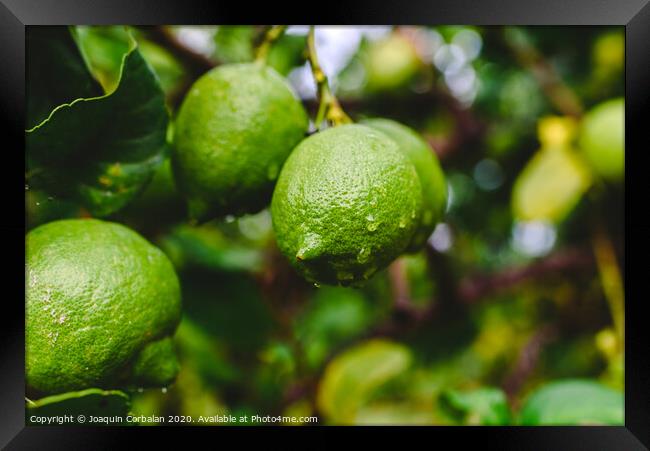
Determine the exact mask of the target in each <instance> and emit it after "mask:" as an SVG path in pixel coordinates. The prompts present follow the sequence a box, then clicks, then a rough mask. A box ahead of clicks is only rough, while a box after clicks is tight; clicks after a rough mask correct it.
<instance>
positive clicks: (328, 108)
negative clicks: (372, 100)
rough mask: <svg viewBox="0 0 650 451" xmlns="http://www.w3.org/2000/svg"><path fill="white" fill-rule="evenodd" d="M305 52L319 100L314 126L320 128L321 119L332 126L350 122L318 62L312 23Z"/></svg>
mask: <svg viewBox="0 0 650 451" xmlns="http://www.w3.org/2000/svg"><path fill="white" fill-rule="evenodd" d="M307 52H308V53H307V58H308V59H309V65H310V66H311V73H312V75H313V76H314V82H315V83H316V93H317V95H318V102H319V105H318V112H317V113H316V121H315V122H316V128H318V129H319V130H320V126H321V124H322V123H323V120H327V121H329V122H331V123H332V125H334V126H336V125H341V124H349V123H351V122H352V119H350V117H349V116H348V115H347V114H345V112H344V111H343V108H341V105H340V104H339V101H338V100H337V98H336V97H335V96H334V94H333V93H332V90H331V89H330V85H329V81H328V79H327V75H325V72H324V71H323V68H322V67H321V66H320V63H319V62H318V54H317V53H316V39H315V27H314V26H313V25H312V26H311V27H309V33H308V34H307Z"/></svg>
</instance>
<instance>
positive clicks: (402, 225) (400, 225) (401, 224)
mask: <svg viewBox="0 0 650 451" xmlns="http://www.w3.org/2000/svg"><path fill="white" fill-rule="evenodd" d="M405 227H406V219H404V218H402V219H400V220H399V228H400V229H403V228H405Z"/></svg>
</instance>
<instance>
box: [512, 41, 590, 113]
mask: <svg viewBox="0 0 650 451" xmlns="http://www.w3.org/2000/svg"><path fill="white" fill-rule="evenodd" d="M513 33H523V30H520V29H516V28H514V29H506V31H505V34H504V40H505V43H506V45H507V46H508V47H509V48H510V50H511V51H512V53H513V54H514V56H515V59H516V60H517V61H518V62H519V64H520V65H521V66H522V67H523V68H525V69H527V70H529V71H530V72H531V74H532V75H533V77H535V79H536V80H537V82H538V83H539V85H540V87H541V88H542V91H544V94H545V95H546V97H547V98H548V99H549V101H550V102H551V104H553V106H554V107H555V108H557V109H558V110H559V111H560V112H561V113H562V114H565V115H567V116H573V117H580V116H581V115H582V112H583V106H582V102H581V101H580V98H579V97H578V96H577V95H576V93H575V92H574V91H573V90H572V89H571V88H570V87H569V86H568V85H567V84H566V83H565V82H564V81H563V80H562V78H561V77H560V75H559V74H558V72H557V70H556V69H555V67H554V66H553V65H552V64H551V63H550V62H549V61H548V60H547V59H545V58H544V56H543V55H542V54H541V53H540V52H539V51H538V50H537V49H536V48H535V47H534V46H533V45H532V43H530V42H529V41H528V39H527V37H526V36H525V35H516V36H512V34H513Z"/></svg>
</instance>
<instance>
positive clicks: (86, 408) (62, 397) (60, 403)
mask: <svg viewBox="0 0 650 451" xmlns="http://www.w3.org/2000/svg"><path fill="white" fill-rule="evenodd" d="M129 407H130V400H129V397H128V395H127V394H126V393H124V392H121V391H119V390H101V389H99V388H89V389H86V390H82V391H77V392H69V393H62V394H59V395H53V396H48V397H46V398H41V399H38V400H36V401H32V400H27V405H26V409H25V417H26V422H27V423H28V424H42V423H39V422H37V420H35V419H33V417H34V416H37V417H50V418H51V417H62V416H64V415H71V416H72V417H71V418H70V419H71V421H72V422H73V423H75V424H81V422H78V421H77V419H78V416H79V415H83V416H85V417H86V418H85V419H86V424H87V422H88V420H89V418H88V417H89V416H91V415H92V416H102V417H114V416H119V417H125V416H126V415H127V414H128V413H129Z"/></svg>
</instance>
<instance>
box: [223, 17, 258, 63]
mask: <svg viewBox="0 0 650 451" xmlns="http://www.w3.org/2000/svg"><path fill="white" fill-rule="evenodd" d="M254 37H255V27H253V26H251V25H221V26H219V27H218V28H217V32H216V33H215V35H214V43H215V45H216V46H215V50H214V54H215V56H216V57H217V59H218V60H219V61H223V62H224V63H243V62H246V61H251V60H252V59H253V57H254V49H253V38H254Z"/></svg>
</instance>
